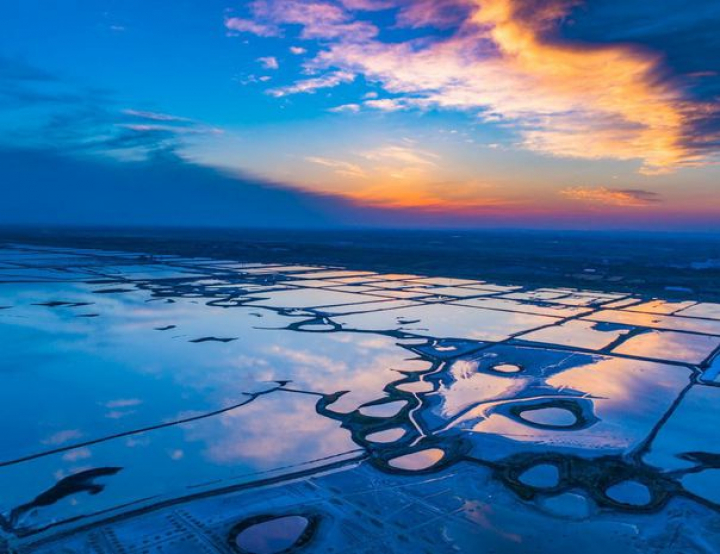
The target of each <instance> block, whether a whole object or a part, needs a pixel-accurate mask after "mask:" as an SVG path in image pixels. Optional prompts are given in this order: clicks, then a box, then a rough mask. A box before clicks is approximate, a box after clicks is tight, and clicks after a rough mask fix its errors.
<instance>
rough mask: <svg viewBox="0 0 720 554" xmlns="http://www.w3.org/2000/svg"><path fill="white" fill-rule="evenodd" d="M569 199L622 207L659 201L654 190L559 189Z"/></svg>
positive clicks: (639, 205) (658, 196)
mask: <svg viewBox="0 0 720 554" xmlns="http://www.w3.org/2000/svg"><path fill="white" fill-rule="evenodd" d="M560 194H562V195H563V196H565V197H567V198H570V199H571V200H579V201H582V202H590V203H594V204H605V205H613V206H623V207H633V208H635V207H643V206H649V205H652V204H656V203H658V202H660V201H661V199H660V195H659V194H657V193H655V192H650V191H646V190H638V189H609V188H606V187H595V188H592V187H571V188H566V189H563V190H561V191H560Z"/></svg>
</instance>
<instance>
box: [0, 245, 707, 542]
mask: <svg viewBox="0 0 720 554" xmlns="http://www.w3.org/2000/svg"><path fill="white" fill-rule="evenodd" d="M8 266H9V267H8ZM91 281H94V282H91ZM0 307H2V308H3V309H2V310H0V347H2V351H3V359H2V362H0V364H1V365H0V413H2V415H3V417H2V418H1V419H0V432H2V434H3V437H4V440H3V443H2V447H0V490H2V491H3V494H2V495H1V497H0V546H4V544H5V543H8V544H10V545H11V547H12V548H13V549H14V550H13V551H16V552H18V553H21V552H22V553H25V552H33V553H35V552H38V553H40V554H43V553H51V552H52V553H54V552H66V553H74V552H83V553H85V554H88V553H91V554H93V553H97V554H99V553H100V552H102V553H104V554H110V553H113V552H126V551H139V552H148V553H149V554H150V553H153V554H159V553H160V552H163V553H166V554H167V553H169V554H181V553H186V552H200V551H204V550H206V549H207V548H211V549H212V548H215V550H219V551H225V550H226V549H227V548H231V549H234V550H235V551H238V552H258V553H272V552H290V551H294V549H300V548H302V549H304V548H307V549H308V551H318V552H325V551H327V552H330V551H341V550H342V551H347V552H364V551H377V550H380V549H381V550H384V551H388V552H398V553H400V552H407V551H432V552H440V553H444V552H448V553H450V552H474V551H476V550H477V544H478V542H477V541H478V540H481V541H482V543H483V544H484V545H486V546H487V548H488V549H495V550H496V551H514V549H515V550H516V549H517V548H516V547H517V544H518V543H527V544H532V545H533V549H534V551H536V552H540V553H550V552H557V551H559V550H558V549H560V550H562V549H563V548H565V549H570V548H573V549H574V550H578V549H580V550H582V551H583V552H591V553H594V552H605V551H607V550H608V549H609V548H613V549H614V550H615V551H618V552H636V553H640V552H643V553H645V552H656V551H658V552H659V550H657V548H659V547H657V546H656V545H663V544H668V543H669V542H670V541H672V544H674V545H676V547H677V549H678V550H679V551H695V550H693V548H694V546H693V547H691V546H688V545H695V544H697V540H696V539H697V537H702V538H703V541H704V544H705V545H706V548H705V550H704V551H706V552H720V538H718V536H717V533H713V532H712V530H713V529H716V528H717V527H718V525H720V516H718V511H717V510H718V503H720V498H718V495H717V493H716V492H715V491H717V489H718V485H719V484H720V477H718V470H717V467H718V466H719V465H720V462H719V460H720V451H718V448H717V446H716V444H717V441H716V440H715V439H714V437H715V436H716V429H715V421H716V418H715V417H713V415H714V414H715V412H717V409H718V406H720V398H717V396H718V395H717V393H718V391H720V389H719V388H717V387H716V386H714V384H716V381H717V376H716V374H717V369H716V368H717V367H718V365H717V360H715V361H713V356H715V354H716V352H717V346H718V344H719V343H720V340H719V339H718V338H717V335H720V328H718V327H717V325H720V322H718V321H717V318H714V316H715V315H716V313H717V305H713V304H695V303H692V302H685V303H683V302H666V301H663V300H662V299H643V298H639V297H638V298H625V295H621V294H618V295H613V294H611V293H596V292H593V291H577V290H571V289H561V288H558V289H538V290H530V289H527V288H523V287H521V286H508V285H502V284H501V285H498V284H494V283H487V282H483V281H481V280H469V279H452V278H439V277H432V278H426V277H422V276H416V275H400V274H397V275H396V274H385V275H378V274H373V273H371V272H362V271H355V270H344V269H343V268H326V267H319V266H304V265H285V266H282V265H279V264H243V263H241V262H238V261H232V260H218V261H215V260H212V259H188V258H180V257H174V256H152V255H143V254H136V253H132V252H104V251H102V250H98V249H95V250H72V249H67V250H63V249H50V248H35V247H30V246H9V247H6V248H5V249H0ZM608 307H612V309H608ZM497 343H502V344H497ZM702 372H704V373H702ZM309 506H312V509H310V508H309ZM430 514H432V515H430ZM568 521H572V522H573V524H572V525H573V527H568V526H567V522H568ZM688 521H692V522H693V525H692V526H690V525H687V522H688ZM408 529H412V530H413V531H412V532H408V531H407V530H408ZM629 529H633V531H632V534H627V533H629V532H630V531H629ZM678 529H680V531H678ZM549 537H553V540H552V541H551V540H550V539H549ZM357 541H359V542H357ZM608 541H611V542H608ZM208 545H216V546H208ZM343 549H344V550H343ZM368 549H369V550H368ZM0 550H1V548H0Z"/></svg>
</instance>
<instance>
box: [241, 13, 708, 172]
mask: <svg viewBox="0 0 720 554" xmlns="http://www.w3.org/2000/svg"><path fill="white" fill-rule="evenodd" d="M578 3H579V1H578V0H545V1H540V0H443V1H434V0H433V1H428V0H417V1H412V2H410V1H406V0H378V1H372V0H344V1H343V5H336V4H330V3H328V2H318V1H316V2H313V1H310V2H308V1H302V2H300V0H256V2H254V3H253V5H254V6H255V8H254V10H255V15H256V16H257V19H256V20H254V21H252V23H253V25H260V26H261V27H262V29H266V28H274V26H277V25H282V24H288V23H296V24H300V25H301V26H302V28H303V31H302V35H303V36H304V37H306V38H321V39H322V41H323V42H322V46H321V48H320V51H319V53H318V54H317V55H314V56H313V57H312V58H311V59H309V60H308V61H307V62H306V70H307V71H308V72H311V73H312V72H315V73H319V74H323V76H321V77H317V78H315V79H314V80H310V81H309V84H310V85H311V86H310V88H311V89H313V90H314V89H315V88H317V87H316V85H317V84H319V83H318V81H317V79H320V80H321V84H322V86H333V85H339V84H341V83H342V82H347V81H348V80H349V77H348V78H346V79H332V78H330V79H329V80H328V81H322V80H323V79H325V78H326V77H325V76H330V77H332V76H333V75H336V73H333V72H337V71H341V72H345V73H343V74H344V75H347V76H349V75H355V74H357V75H363V76H364V77H365V78H366V79H367V80H369V81H373V82H376V83H378V84H379V85H381V86H382V87H383V88H384V89H385V90H386V91H387V92H389V93H392V94H393V97H392V98H377V99H373V100H371V101H366V102H364V103H361V102H356V103H352V104H349V105H350V106H353V111H358V110H359V109H360V106H361V105H362V106H364V107H365V108H370V109H373V108H374V109H380V110H385V111H387V110H396V109H410V108H420V109H424V108H430V107H433V108H436V107H440V108H447V109H456V110H469V111H475V112H476V113H478V115H479V116H480V117H481V118H483V119H485V120H488V121H494V122H498V121H499V122H504V123H506V124H512V125H513V126H514V127H515V128H516V129H517V130H518V132H519V134H520V136H521V144H522V145H523V146H524V147H526V148H528V149H531V150H534V151H538V152H541V153H544V154H549V155H553V156H565V157H575V158H584V159H601V158H609V159H616V160H635V159H637V160H641V161H642V167H641V172H642V173H646V174H654V173H662V172H667V171H671V170H673V169H675V168H677V167H681V166H684V165H695V164H701V163H705V162H706V161H707V160H706V159H705V157H704V156H705V154H706V152H705V150H706V145H705V144H704V143H703V140H705V139H703V137H698V136H697V135H698V134H697V133H694V128H695V126H696V125H697V123H698V122H699V121H702V120H703V119H707V118H708V117H710V116H712V115H713V114H716V113H717V107H716V106H713V105H710V104H707V103H705V104H703V103H700V102H696V101H692V100H690V99H688V98H687V97H686V96H685V93H684V91H683V88H682V86H681V85H680V84H679V83H678V82H676V81H673V80H670V79H667V78H660V77H659V76H660V75H661V73H662V70H663V67H662V59H661V57H660V56H658V55H656V54H654V53H652V52H649V51H647V50H642V49H639V48H635V47H633V46H631V45H627V44H602V45H592V44H585V43H576V42H559V41H553V40H551V38H549V37H551V36H552V34H553V31H554V30H555V28H556V26H557V25H558V22H559V21H560V20H561V19H562V18H563V17H565V16H566V15H567V14H568V13H569V11H570V9H571V8H572V7H574V6H575V5H577V4H578ZM299 6H300V7H302V9H300V7H299ZM390 6H394V7H395V8H396V22H397V24H398V25H400V26H406V27H423V28H424V27H428V26H435V27H448V26H451V27H453V28H455V32H454V33H453V34H451V35H450V36H449V37H447V38H438V37H433V36H426V37H424V38H419V39H418V38H413V39H408V40H405V41H393V42H383V41H382V40H381V37H380V35H379V34H378V32H377V29H376V28H374V27H373V26H372V25H370V24H369V23H367V22H366V21H358V20H355V19H354V15H353V12H352V10H353V9H358V10H374V9H385V8H388V7H390ZM361 24H362V25H361ZM243 25H244V26H246V27H248V28H250V27H252V25H250V24H249V23H244V24H243ZM243 25H240V26H241V27H242V26H243ZM358 25H360V27H358V31H357V32H354V29H355V27H356V26H358ZM229 26H230V27H232V28H234V29H238V28H239V27H238V24H237V22H236V23H235V24H233V25H229ZM371 27H372V28H371ZM259 34H260V33H259ZM328 71H330V73H327V72H328ZM303 91H306V87H304V86H303V83H302V82H300V83H299V84H298V85H297V86H296V87H295V88H293V87H292V86H291V87H288V88H286V89H283V90H280V91H276V92H275V94H276V95H284V94H291V93H294V92H303ZM348 111H349V110H348ZM707 140H709V139H707Z"/></svg>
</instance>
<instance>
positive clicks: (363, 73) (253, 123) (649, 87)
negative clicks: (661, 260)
mask: <svg viewBox="0 0 720 554" xmlns="http://www.w3.org/2000/svg"><path fill="white" fill-rule="evenodd" d="M0 10H1V11H2V17H0V183H2V187H1V188H2V190H3V197H4V198H3V202H2V203H0V222H5V223H11V224H29V225H39V224H63V225H172V226H236V227H243V226H268V227H283V226H286V227H300V228H306V227H307V228H311V227H337V226H378V227H395V226H397V227H410V228H413V227H417V228H424V227H453V228H454V227H462V228H475V227H477V228H486V227H492V228H497V227H511V228H553V229H566V228H567V229H643V230H661V231H667V230H692V231H696V230H715V231H716V230H720V191H719V190H718V187H719V185H720V165H719V164H720V102H718V99H719V98H720V33H718V32H717V30H718V29H719V28H720V3H718V1H717V0H694V1H693V2H687V1H683V2H681V1H680V0H657V1H655V2H647V1H646V0H252V1H239V0H235V1H227V0H222V1H221V0H203V1H197V0H174V1H173V2H169V1H165V0H157V1H153V2H147V1H146V0H68V1H66V2H56V1H52V0H23V1H22V2H3V3H0Z"/></svg>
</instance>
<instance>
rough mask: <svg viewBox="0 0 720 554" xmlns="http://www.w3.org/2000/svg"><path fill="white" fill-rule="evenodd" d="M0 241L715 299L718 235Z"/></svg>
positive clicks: (71, 235) (96, 233) (66, 235)
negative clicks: (329, 266) (330, 266)
mask: <svg viewBox="0 0 720 554" xmlns="http://www.w3.org/2000/svg"><path fill="white" fill-rule="evenodd" d="M0 242H28V243H34V244H44V245H53V246H70V247H79V248H105V249H118V250H128V251H142V252H148V253H152V254H178V255H182V256H208V257H213V258H222V259H234V260H238V261H248V262H280V263H301V264H323V265H338V266H343V267H348V268H351V269H362V270H374V271H379V272H392V273H419V274H423V275H430V276H447V277H458V278H464V277H467V278H473V279H477V278H479V279H487V280H490V281H493V282H500V283H518V284H523V285H527V286H534V287H540V286H563V287H579V288H584V289H597V290H612V291H618V292H634V293H636V294H646V295H661V296H662V297H664V298H683V299H686V298H692V299H697V300H708V301H713V300H715V301H717V300H720V235H701V234H680V233H637V232H627V233H621V232H560V231H505V230H503V231H499V230H498V231H487V230H485V231H474V232H473V231H388V230H323V231H317V230H312V231H305V230H297V229H292V230H259V229H252V230H237V229H236V230H207V229H123V230H120V229H93V230H88V229H68V228H63V229H20V228H5V229H1V230H0Z"/></svg>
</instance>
